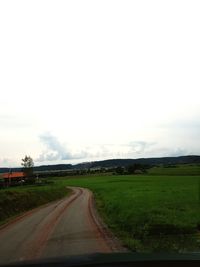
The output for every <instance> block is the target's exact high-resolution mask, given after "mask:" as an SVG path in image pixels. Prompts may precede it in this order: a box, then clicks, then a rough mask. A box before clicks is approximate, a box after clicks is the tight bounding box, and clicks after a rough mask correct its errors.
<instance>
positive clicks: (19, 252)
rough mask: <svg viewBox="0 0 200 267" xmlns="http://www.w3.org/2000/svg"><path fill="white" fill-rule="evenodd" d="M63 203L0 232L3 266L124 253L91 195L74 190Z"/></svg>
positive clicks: (56, 204) (0, 259)
mask: <svg viewBox="0 0 200 267" xmlns="http://www.w3.org/2000/svg"><path fill="white" fill-rule="evenodd" d="M71 189H72V192H73V193H72V194H71V195H70V196H69V197H66V198H64V199H62V200H59V201H56V202H53V203H50V204H49V205H46V206H42V207H40V208H37V209H35V210H33V211H30V212H27V213H26V214H25V215H23V216H21V217H18V218H17V219H16V220H14V221H13V222H11V223H9V224H8V225H6V226H4V227H1V229H0V247H1V248H0V264H2V263H10V262H12V261H23V260H32V259H40V258H49V257H62V256H69V255H81V254H91V253H96V252H102V253H109V252H119V251H121V250H122V248H121V247H120V245H119V243H118V241H117V240H115V238H113V237H112V236H111V235H110V233H109V232H108V231H107V229H106V227H104V225H103V224H102V222H101V220H99V218H98V216H97V214H96V211H95V209H94V208H93V204H94V203H93V197H92V193H91V192H90V191H89V190H87V189H83V188H75V187H74V188H73V187H71Z"/></svg>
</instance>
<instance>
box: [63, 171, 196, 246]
mask: <svg viewBox="0 0 200 267" xmlns="http://www.w3.org/2000/svg"><path fill="white" fill-rule="evenodd" d="M199 180H200V176H154V177H153V176H147V175H146V176H144V175H133V176H129V175H126V176H107V177H106V176H102V177H97V176H96V177H90V178H79V179H77V178H71V179H69V178H67V179H66V180H65V179H62V180H60V184H61V183H62V184H63V185H65V184H67V185H70V186H72V185H73V186H82V187H87V188H90V189H91V190H92V191H93V192H94V194H95V198H96V201H97V205H98V208H99V211H100V213H101V215H102V216H103V218H104V220H105V222H106V223H107V224H108V226H109V227H110V228H111V229H112V230H113V231H114V232H115V233H116V234H117V235H118V237H119V238H121V239H122V240H123V242H124V244H125V245H126V246H128V247H129V248H131V249H132V250H136V251H194V250H195V251H196V250H199V249H200V244H199V241H198V237H197V233H198V228H200V204H199Z"/></svg>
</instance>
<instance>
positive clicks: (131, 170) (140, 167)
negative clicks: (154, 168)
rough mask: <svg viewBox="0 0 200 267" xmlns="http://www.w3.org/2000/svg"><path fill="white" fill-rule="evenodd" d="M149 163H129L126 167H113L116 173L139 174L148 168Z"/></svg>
mask: <svg viewBox="0 0 200 267" xmlns="http://www.w3.org/2000/svg"><path fill="white" fill-rule="evenodd" d="M149 168H150V166H149V165H144V164H139V163H136V164H131V165H128V166H127V167H117V168H116V169H115V172H116V174H121V175H122V174H140V173H146V172H147V169H149Z"/></svg>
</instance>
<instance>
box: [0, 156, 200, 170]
mask: <svg viewBox="0 0 200 267" xmlns="http://www.w3.org/2000/svg"><path fill="white" fill-rule="evenodd" d="M136 163H139V164H145V165H151V166H155V165H160V164H164V165H173V164H194V163H196V164H199V163H200V156H180V157H163V158H140V159H108V160H101V161H94V162H85V163H79V164H75V165H72V164H57V165H43V166H37V167H34V171H60V170H61V171H64V170H72V169H75V170H82V169H89V168H112V167H126V166H128V165H131V164H136ZM19 170H21V168H12V171H19ZM8 171H9V168H0V173H4V172H8Z"/></svg>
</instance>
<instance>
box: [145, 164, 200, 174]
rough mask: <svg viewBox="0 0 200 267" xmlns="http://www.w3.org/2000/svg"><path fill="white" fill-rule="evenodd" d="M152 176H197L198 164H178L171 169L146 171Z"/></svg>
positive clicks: (157, 168) (198, 171)
mask: <svg viewBox="0 0 200 267" xmlns="http://www.w3.org/2000/svg"><path fill="white" fill-rule="evenodd" d="M148 173H149V174H153V175H199V176H200V164H180V165H175V166H173V167H154V168H151V169H149V170H148Z"/></svg>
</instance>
